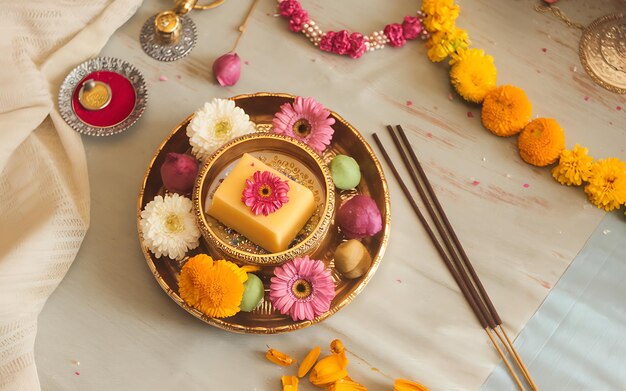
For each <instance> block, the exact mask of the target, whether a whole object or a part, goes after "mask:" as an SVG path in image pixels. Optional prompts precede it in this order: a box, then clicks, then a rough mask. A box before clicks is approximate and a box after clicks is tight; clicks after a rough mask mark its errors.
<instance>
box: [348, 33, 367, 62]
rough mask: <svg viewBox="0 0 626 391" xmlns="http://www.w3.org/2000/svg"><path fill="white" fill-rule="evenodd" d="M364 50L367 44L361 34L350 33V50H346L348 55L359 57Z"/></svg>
mask: <svg viewBox="0 0 626 391" xmlns="http://www.w3.org/2000/svg"><path fill="white" fill-rule="evenodd" d="M366 50H367V46H365V38H363V34H361V33H352V34H350V50H349V51H348V55H349V56H350V57H352V58H359V57H361V56H362V55H363V54H364V53H365V51H366Z"/></svg>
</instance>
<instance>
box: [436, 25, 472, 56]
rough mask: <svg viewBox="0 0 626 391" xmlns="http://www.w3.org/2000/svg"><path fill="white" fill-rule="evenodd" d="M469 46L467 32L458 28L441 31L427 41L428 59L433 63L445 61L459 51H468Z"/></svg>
mask: <svg viewBox="0 0 626 391" xmlns="http://www.w3.org/2000/svg"><path fill="white" fill-rule="evenodd" d="M468 45H469V37H468V35H467V32H466V31H465V30H462V29H458V28H454V29H453V30H451V31H439V32H437V33H435V34H433V35H431V37H430V38H429V39H428V41H426V48H427V49H428V52H427V53H428V58H429V59H430V61H432V62H439V61H443V60H445V59H446V58H447V57H448V56H449V55H450V54H452V53H454V52H456V51H457V50H461V49H466V48H467V46H468Z"/></svg>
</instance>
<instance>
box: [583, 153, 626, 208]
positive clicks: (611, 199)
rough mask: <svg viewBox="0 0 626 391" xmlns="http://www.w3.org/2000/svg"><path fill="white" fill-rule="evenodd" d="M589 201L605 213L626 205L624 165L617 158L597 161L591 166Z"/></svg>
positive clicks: (587, 189) (587, 187) (588, 190)
mask: <svg viewBox="0 0 626 391" xmlns="http://www.w3.org/2000/svg"><path fill="white" fill-rule="evenodd" d="M585 193H587V196H588V197H589V201H591V203H592V204H594V205H595V206H597V207H598V208H602V209H604V210H606V211H607V212H610V211H612V210H613V209H617V208H619V207H620V205H622V204H625V203H626V164H624V162H622V161H621V160H619V159H617V158H608V159H602V160H598V161H596V162H595V163H593V164H592V165H591V175H590V176H589V184H588V185H587V186H586V187H585Z"/></svg>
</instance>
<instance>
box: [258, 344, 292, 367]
mask: <svg viewBox="0 0 626 391" xmlns="http://www.w3.org/2000/svg"><path fill="white" fill-rule="evenodd" d="M265 358H267V359H268V360H270V361H271V362H273V363H274V364H278V365H280V366H283V367H288V366H289V365H291V364H295V362H296V360H295V359H294V358H292V357H291V356H288V355H287V354H285V353H283V352H281V351H278V350H276V349H272V348H270V349H269V350H268V351H267V353H265Z"/></svg>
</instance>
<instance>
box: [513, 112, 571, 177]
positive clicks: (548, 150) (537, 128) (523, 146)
mask: <svg viewBox="0 0 626 391" xmlns="http://www.w3.org/2000/svg"><path fill="white" fill-rule="evenodd" d="M517 148H518V149H519V154H520V156H521V157H522V159H524V161H525V162H526V163H529V164H532V165H534V166H539V167H543V166H547V165H548V164H551V163H554V162H555V161H556V159H558V158H559V155H560V154H561V151H563V149H565V132H563V128H561V126H560V125H559V123H558V122H556V121H555V120H553V119H552V118H537V119H534V120H532V121H531V122H530V123H529V124H528V125H526V127H525V128H524V130H522V133H520V135H519V139H518V140H517Z"/></svg>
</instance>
